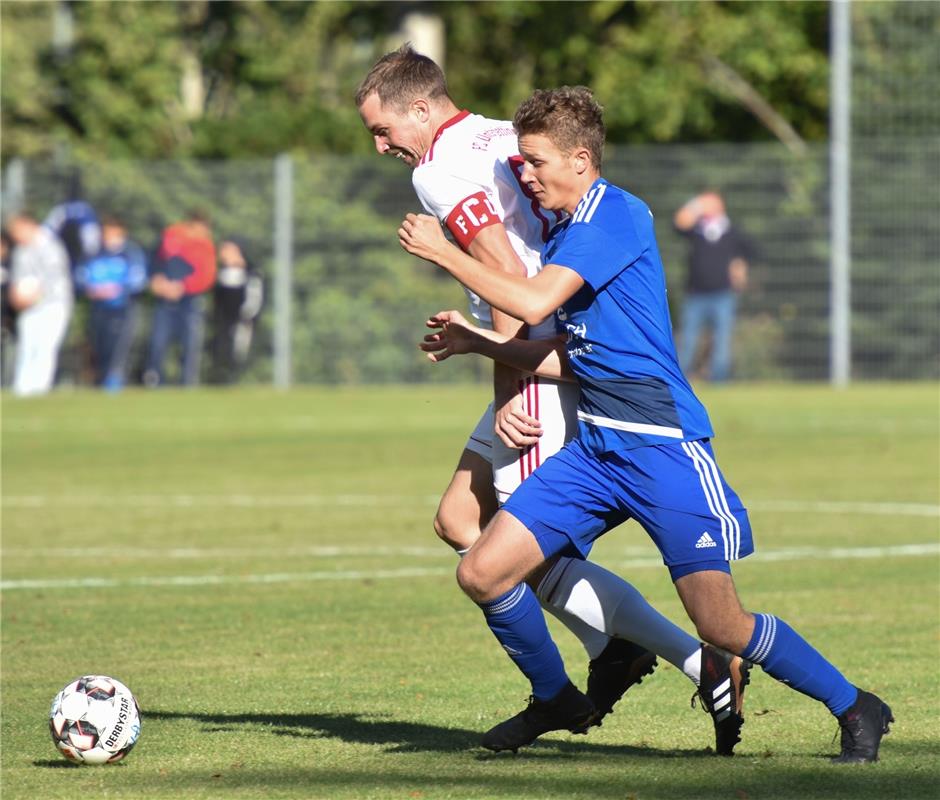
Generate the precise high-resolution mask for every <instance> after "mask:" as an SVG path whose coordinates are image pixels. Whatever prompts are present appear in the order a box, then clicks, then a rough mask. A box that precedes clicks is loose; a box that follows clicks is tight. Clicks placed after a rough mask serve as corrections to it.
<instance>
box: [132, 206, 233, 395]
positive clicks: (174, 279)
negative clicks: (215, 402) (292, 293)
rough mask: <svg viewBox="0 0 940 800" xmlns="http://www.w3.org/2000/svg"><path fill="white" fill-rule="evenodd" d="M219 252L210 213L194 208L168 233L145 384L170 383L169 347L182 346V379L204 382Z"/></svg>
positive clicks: (155, 286) (160, 257) (153, 285)
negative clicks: (207, 302) (207, 310)
mask: <svg viewBox="0 0 940 800" xmlns="http://www.w3.org/2000/svg"><path fill="white" fill-rule="evenodd" d="M215 276H216V253H215V244H214V243H213V241H212V229H211V227H210V224H209V219H208V217H207V216H206V215H205V214H203V213H201V212H199V211H193V212H190V213H189V214H188V215H187V217H186V219H184V220H183V221H182V222H177V223H176V224H174V225H170V226H169V227H168V228H166V229H165V230H164V231H163V236H162V237H161V240H160V248H159V250H158V251H157V257H156V259H155V261H154V268H153V272H152V274H151V277H150V291H151V292H152V293H153V295H154V297H155V298H156V304H155V305H154V309H153V320H152V324H151V331H150V348H149V353H148V355H147V365H146V367H145V369H144V385H146V386H150V387H155V386H160V385H162V384H165V383H166V374H165V373H164V370H163V364H164V360H165V358H166V352H167V349H168V348H169V347H170V345H171V344H173V342H174V341H175V342H178V343H179V346H180V371H179V382H180V383H181V384H182V385H183V386H195V385H196V384H197V383H199V363H200V357H201V355H202V341H203V329H204V307H203V297H202V296H203V295H204V294H205V293H206V292H207V291H208V290H209V289H211V288H212V287H213V286H214V285H215Z"/></svg>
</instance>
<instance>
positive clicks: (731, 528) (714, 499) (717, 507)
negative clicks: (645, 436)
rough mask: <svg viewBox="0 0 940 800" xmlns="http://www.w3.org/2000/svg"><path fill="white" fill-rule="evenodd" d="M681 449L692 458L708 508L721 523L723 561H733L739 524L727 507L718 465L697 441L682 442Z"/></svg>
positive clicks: (736, 553)
mask: <svg viewBox="0 0 940 800" xmlns="http://www.w3.org/2000/svg"><path fill="white" fill-rule="evenodd" d="M696 445H698V446H697V447H696ZM682 449H683V450H684V451H685V454H686V455H687V456H688V457H689V458H691V459H692V463H693V465H694V466H695V471H696V472H697V473H698V477H699V481H700V482H701V484H702V492H703V494H704V495H705V500H706V502H707V503H708V508H709V510H710V511H711V512H712V515H713V516H714V517H715V518H716V519H717V520H718V521H719V523H720V524H721V541H722V544H723V545H724V557H725V561H733V560H734V559H736V558H738V556H739V555H740V550H741V526H740V525H739V524H738V521H737V520H736V519H735V518H734V515H733V514H732V513H731V511H730V509H729V508H728V501H727V499H726V498H725V494H724V489H723V488H722V485H721V478H720V477H719V475H718V467H717V466H716V465H715V462H714V461H713V460H712V459H711V458H709V456H708V453H707V452H706V451H705V450H704V449H703V448H702V446H701V445H700V444H699V443H698V442H682Z"/></svg>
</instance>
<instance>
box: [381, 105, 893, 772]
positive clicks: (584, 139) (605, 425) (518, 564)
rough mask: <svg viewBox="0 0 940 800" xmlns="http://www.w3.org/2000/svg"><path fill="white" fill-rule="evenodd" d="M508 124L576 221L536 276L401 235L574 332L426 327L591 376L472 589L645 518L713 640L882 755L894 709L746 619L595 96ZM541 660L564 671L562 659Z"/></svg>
mask: <svg viewBox="0 0 940 800" xmlns="http://www.w3.org/2000/svg"><path fill="white" fill-rule="evenodd" d="M513 124H514V127H515V128H516V131H517V133H518V135H519V149H520V153H521V155H522V156H523V158H524V159H525V165H524V169H523V173H522V180H523V181H524V182H525V183H526V184H527V185H528V187H529V189H530V190H531V191H532V192H533V194H534V195H535V197H536V198H537V199H538V202H539V203H540V205H541V206H542V207H543V208H546V209H550V210H561V211H565V212H567V214H568V215H569V216H568V217H567V218H566V219H565V220H564V221H563V222H561V223H559V224H558V225H557V226H556V227H555V228H554V230H553V231H552V233H551V235H550V236H549V238H548V240H547V241H546V243H545V245H544V247H543V249H542V261H543V264H544V266H543V268H542V270H541V271H540V272H539V273H538V274H537V275H535V276H534V277H532V278H529V279H528V280H526V279H523V278H517V277H516V276H513V275H509V274H508V273H505V272H499V271H496V270H486V269H481V268H480V266H479V264H478V263H477V262H476V261H474V260H473V258H472V257H470V256H469V255H467V254H466V253H463V252H461V251H460V250H458V249H457V248H456V247H454V246H453V245H451V244H450V243H448V242H447V241H446V239H445V238H444V236H443V234H442V231H441V228H440V226H439V224H438V223H437V221H436V220H435V219H434V218H432V217H426V216H423V215H422V216H417V215H414V214H409V215H408V217H407V218H406V220H405V221H404V222H403V223H402V227H401V229H400V230H399V238H400V240H401V243H402V246H403V247H404V248H405V249H406V250H408V251H409V252H410V253H413V254H415V255H417V256H420V257H422V258H425V259H427V260H429V261H433V262H435V263H437V264H439V265H440V266H441V267H443V268H444V269H445V270H447V271H448V272H449V273H450V274H451V275H452V276H453V277H454V278H456V279H457V280H458V281H460V282H461V283H463V284H464V285H465V286H467V288H468V289H470V290H471V291H473V292H475V293H477V294H478V295H480V296H481V297H482V298H484V299H485V300H487V301H488V302H490V303H491V304H492V305H493V306H495V307H497V308H499V309H501V310H502V311H504V312H505V313H507V314H511V315H512V316H514V317H517V318H519V319H521V320H523V321H524V322H526V323H528V324H536V323H537V322H540V321H541V320H543V319H545V318H546V317H548V316H549V315H551V314H552V313H556V310H557V319H558V323H559V328H560V330H561V331H563V332H564V333H566V341H564V342H562V340H561V339H558V340H555V341H554V342H552V341H544V340H543V341H527V340H520V339H509V338H508V337H506V336H504V335H501V334H498V333H495V332H493V331H486V330H482V329H479V328H476V327H474V326H472V325H470V324H469V323H467V322H466V320H465V319H463V317H461V315H460V314H459V313H457V312H455V311H450V312H442V313H440V314H438V315H436V316H435V317H433V318H432V319H431V320H429V322H428V324H429V326H430V327H432V328H437V329H440V330H439V332H438V333H433V334H430V335H428V336H427V337H425V342H424V344H423V345H422V347H423V349H424V350H426V351H427V352H428V353H429V354H430V357H431V359H432V360H434V361H441V360H443V359H445V358H448V357H449V356H450V355H454V354H459V353H465V352H477V353H481V354H483V355H486V356H489V357H491V358H493V359H495V360H498V361H501V362H504V363H507V364H510V365H511V366H514V367H516V368H518V369H524V370H528V371H531V372H534V373H536V374H542V375H546V376H552V377H555V378H559V377H566V376H567V377H569V378H571V379H574V380H577V381H578V383H579V384H580V387H581V400H580V403H579V407H578V419H579V428H578V434H577V436H576V438H575V439H573V440H572V441H571V442H569V443H568V444H567V445H565V447H564V448H563V449H562V450H561V451H559V452H558V453H557V454H556V455H554V456H552V457H550V458H549V459H548V460H546V461H545V463H544V464H543V465H542V466H541V467H540V468H539V469H538V470H537V471H536V472H535V473H534V474H533V475H532V476H531V477H530V478H529V480H527V481H526V482H525V483H523V484H522V485H521V486H520V487H519V489H517V490H516V491H515V493H514V494H513V495H512V496H511V497H510V498H509V500H508V502H507V503H506V504H505V505H504V506H503V507H502V509H501V510H500V511H499V512H497V514H496V516H495V517H494V518H493V520H492V521H491V523H490V524H489V525H488V526H487V528H486V530H485V531H484V533H483V535H482V537H481V538H480V540H479V541H478V542H477V544H476V545H475V546H474V547H473V549H472V550H471V551H470V553H469V554H468V555H467V557H465V558H464V560H463V561H462V562H461V564H460V567H459V569H458V573H457V577H458V581H459V582H460V585H461V587H462V588H463V590H464V591H465V592H466V593H467V595H468V596H469V597H470V598H471V599H472V600H474V601H475V602H477V603H478V604H481V605H486V604H492V603H494V602H500V600H501V599H502V598H503V597H504V595H506V594H507V593H508V592H510V591H511V589H512V587H514V586H516V585H517V584H518V583H520V582H521V581H523V580H527V579H529V580H532V579H533V578H534V579H536V580H538V579H541V580H545V581H550V580H552V578H553V574H552V573H553V571H554V570H553V569H551V568H550V567H547V566H546V564H547V560H548V559H551V558H552V557H553V556H555V555H557V554H565V555H576V556H581V557H584V556H585V555H587V554H588V553H589V552H590V549H591V546H592V544H593V542H594V541H595V540H596V539H597V538H598V537H599V536H601V535H603V534H604V533H606V532H607V531H609V530H610V529H612V528H614V527H616V526H617V525H619V524H621V523H622V522H625V521H626V520H628V519H631V518H632V519H635V520H637V522H639V523H640V524H641V525H642V526H643V527H644V529H645V530H646V531H647V533H648V534H649V535H650V537H651V538H652V539H653V541H654V542H655V543H656V545H657V547H658V548H659V550H660V552H661V553H662V556H663V561H664V563H665V564H666V566H667V567H668V568H669V572H670V575H671V576H672V579H673V582H674V584H675V586H676V590H677V592H678V594H679V597H680V598H681V600H682V602H683V604H684V606H685V608H686V611H687V612H688V615H689V617H690V619H691V620H692V621H693V622H694V623H695V626H696V628H697V629H698V633H699V636H700V637H701V638H702V639H703V640H705V641H707V642H711V643H712V644H714V645H716V646H718V647H722V648H724V649H726V650H728V651H730V652H733V653H737V654H739V655H740V656H742V657H743V658H745V659H747V660H749V661H751V662H754V663H757V664H760V665H761V667H762V668H763V669H764V671H766V672H767V673H769V674H770V675H771V676H772V677H774V678H776V679H778V680H780V681H782V682H784V683H786V684H788V685H790V686H791V687H792V688H794V689H797V690H798V691H800V692H802V693H804V694H806V695H809V696H810V697H812V698H814V699H816V700H820V701H821V702H823V703H825V704H826V706H827V707H828V708H829V710H830V711H831V712H832V714H833V715H835V716H836V717H837V719H838V721H839V725H840V726H841V730H842V740H841V753H840V755H839V756H838V757H836V758H835V759H834V760H835V761H837V762H841V763H858V762H867V761H875V760H877V758H878V748H879V745H880V743H881V738H882V736H883V734H885V733H887V732H888V728H889V724H890V723H891V722H893V721H894V719H893V716H892V714H891V709H890V708H889V707H888V706H887V705H886V704H885V703H883V702H882V701H881V700H880V699H879V698H878V697H876V696H875V695H874V694H871V693H869V692H866V691H864V690H861V689H858V688H857V687H855V686H853V685H852V684H851V683H849V682H848V680H846V678H845V677H844V676H843V675H842V674H841V673H840V672H839V671H838V670H837V669H836V668H835V667H834V666H833V665H832V664H830V663H829V662H828V661H827V660H826V659H825V658H824V657H823V656H822V655H821V654H820V653H819V652H817V651H816V650H815V649H813V647H811V646H810V645H809V643H808V642H806V641H805V640H804V639H803V638H802V637H801V636H800V635H799V634H798V633H796V631H794V630H793V629H792V628H790V626H789V625H787V624H786V623H785V622H784V621H783V620H781V619H779V618H778V617H775V616H773V615H771V614H765V613H759V614H752V613H749V612H747V611H745V610H744V608H743V607H742V606H741V603H740V600H739V599H738V595H737V592H736V589H735V586H734V582H733V580H732V578H731V566H730V563H731V562H732V561H734V560H736V559H738V558H743V557H744V556H747V555H749V554H750V553H752V552H753V550H754V545H753V541H752V537H751V528H750V523H749V521H748V517H747V512H746V510H745V508H744V506H743V505H742V503H741V501H740V499H739V498H738V496H737V495H736V494H735V493H734V491H733V490H732V489H731V487H730V486H728V484H727V482H726V481H725V479H724V477H723V476H722V474H721V471H720V470H719V468H718V465H717V463H716V461H715V457H714V453H713V451H712V448H711V444H710V441H709V440H710V438H711V437H712V435H713V431H712V428H711V423H710V422H709V419H708V414H707V412H706V411H705V408H704V406H703V405H702V404H701V403H700V402H699V400H698V398H697V397H696V396H695V394H694V392H693V391H692V389H691V387H690V386H689V383H688V382H687V381H686V379H685V377H684V376H683V374H682V371H681V369H680V368H679V365H678V361H677V358H676V352H675V346H674V343H673V339H672V326H671V323H670V319H669V312H668V307H667V303H666V286H665V276H664V272H663V267H662V262H661V259H660V256H659V250H658V247H657V244H656V237H655V232H654V228H653V220H652V214H651V212H650V210H649V208H648V207H647V206H646V204H645V203H643V202H642V201H641V200H640V199H638V198H636V197H634V196H633V195H631V194H629V193H628V192H625V191H624V190H623V189H620V188H618V187H616V186H614V185H612V184H610V183H608V182H607V181H606V180H604V179H603V178H601V177H600V165H601V153H602V151H603V143H604V124H603V119H602V111H601V108H600V106H599V105H598V104H597V103H596V102H595V101H594V99H593V96H592V95H591V92H590V91H589V90H587V89H585V88H583V87H575V88H570V87H563V88H561V89H557V90H552V91H537V92H535V94H534V95H533V96H532V97H531V98H530V99H529V100H527V101H526V102H524V103H523V104H522V106H520V108H519V109H518V111H517V112H516V115H515V117H514V120H513ZM543 575H544V577H543ZM499 635H500V634H499V633H497V637H499ZM544 667H545V669H546V670H555V671H558V672H559V673H560V675H561V676H563V675H564V665H563V664H562V663H561V661H560V659H558V660H556V661H555V662H553V663H547V662H546V664H545V665H544ZM504 724H506V725H518V724H521V721H520V720H518V719H517V718H513V719H512V720H508V721H507V722H506V723H504Z"/></svg>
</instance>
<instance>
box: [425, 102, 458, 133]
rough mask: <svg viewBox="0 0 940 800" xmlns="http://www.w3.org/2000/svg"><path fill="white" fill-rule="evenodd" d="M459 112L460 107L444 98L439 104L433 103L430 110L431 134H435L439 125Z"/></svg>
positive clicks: (439, 127)
mask: <svg viewBox="0 0 940 800" xmlns="http://www.w3.org/2000/svg"><path fill="white" fill-rule="evenodd" d="M459 113H460V109H459V108H457V106H456V105H455V104H454V103H453V102H452V101H451V100H445V101H443V102H442V103H440V104H439V105H435V106H434V107H433V108H432V111H431V120H430V121H431V125H430V128H431V136H432V137H434V136H436V135H437V132H438V131H439V130H440V129H441V126H442V125H444V124H445V123H446V122H449V121H450V120H452V119H453V118H454V117H456V116H457V115H458V114H459Z"/></svg>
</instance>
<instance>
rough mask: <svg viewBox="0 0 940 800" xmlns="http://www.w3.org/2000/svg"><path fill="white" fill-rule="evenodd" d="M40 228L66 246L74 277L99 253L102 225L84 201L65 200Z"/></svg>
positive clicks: (92, 209)
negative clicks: (80, 265)
mask: <svg viewBox="0 0 940 800" xmlns="http://www.w3.org/2000/svg"><path fill="white" fill-rule="evenodd" d="M43 224H44V225H45V226H46V227H47V228H48V229H49V230H50V231H52V232H53V233H54V234H55V235H56V236H58V237H59V240H60V241H61V242H62V244H63V245H64V246H65V252H66V253H68V257H69V266H70V269H71V270H72V274H73V275H74V273H75V270H76V269H77V268H78V265H79V264H81V263H83V262H84V261H86V260H87V259H89V258H91V257H92V256H94V255H95V254H97V252H98V251H99V250H100V249H101V225H100V224H99V222H98V215H97V213H96V212H95V209H94V208H92V206H91V205H90V204H89V203H86V202H85V201H84V200H77V199H76V200H68V201H66V202H64V203H60V204H59V205H57V206H55V207H54V208H53V209H52V211H50V212H49V213H48V214H47V215H46V219H45V221H44V222H43Z"/></svg>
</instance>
